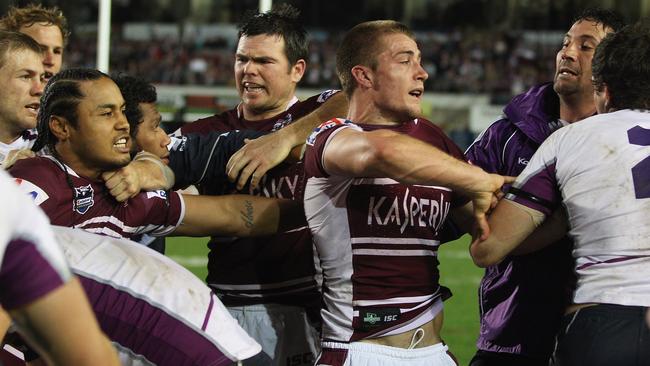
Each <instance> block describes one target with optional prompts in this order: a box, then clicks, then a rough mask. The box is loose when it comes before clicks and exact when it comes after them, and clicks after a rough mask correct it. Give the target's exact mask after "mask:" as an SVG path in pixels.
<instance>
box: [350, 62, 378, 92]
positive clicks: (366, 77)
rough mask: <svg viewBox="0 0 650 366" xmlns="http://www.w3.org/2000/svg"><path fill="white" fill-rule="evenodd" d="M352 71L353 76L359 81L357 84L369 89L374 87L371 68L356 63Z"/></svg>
mask: <svg viewBox="0 0 650 366" xmlns="http://www.w3.org/2000/svg"><path fill="white" fill-rule="evenodd" d="M351 72H352V77H353V78H354V80H355V81H356V82H357V85H359V86H360V87H363V88H367V89H370V88H372V84H373V74H372V70H370V68H368V67H365V66H362V65H356V66H355V67H353V68H352V70H351Z"/></svg>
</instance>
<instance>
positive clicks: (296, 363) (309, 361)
mask: <svg viewBox="0 0 650 366" xmlns="http://www.w3.org/2000/svg"><path fill="white" fill-rule="evenodd" d="M313 364H314V357H313V356H312V354H311V352H307V353H303V354H301V355H293V356H290V357H287V366H302V365H313Z"/></svg>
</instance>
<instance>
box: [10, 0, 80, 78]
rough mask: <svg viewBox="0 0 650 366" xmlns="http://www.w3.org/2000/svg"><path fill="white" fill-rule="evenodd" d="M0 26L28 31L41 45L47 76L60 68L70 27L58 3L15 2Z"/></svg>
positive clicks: (49, 76) (23, 31) (18, 30)
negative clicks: (54, 4) (16, 5)
mask: <svg viewBox="0 0 650 366" xmlns="http://www.w3.org/2000/svg"><path fill="white" fill-rule="evenodd" d="M0 30H5V31H11V32H20V33H23V34H26V35H28V36H30V37H32V38H33V39H34V40H35V41H36V42H37V43H38V44H39V45H40V46H41V50H42V52H43V67H44V69H45V74H44V78H45V80H48V79H49V78H51V77H52V76H53V75H54V74H56V73H58V72H59V71H60V70H61V65H62V63H63V49H64V48H65V44H66V42H67V40H68V37H69V36H70V31H69V30H68V21H67V19H66V18H65V16H64V15H63V12H61V10H60V9H59V8H58V7H56V6H53V7H51V8H47V7H44V6H42V5H41V4H30V5H27V6H25V7H15V6H12V7H10V8H9V11H7V14H6V15H5V16H4V17H3V18H2V19H0Z"/></svg>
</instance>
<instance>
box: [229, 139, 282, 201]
mask: <svg viewBox="0 0 650 366" xmlns="http://www.w3.org/2000/svg"><path fill="white" fill-rule="evenodd" d="M244 141H245V142H246V145H244V146H243V147H242V148H241V149H239V151H237V152H236V153H234V154H233V155H232V156H231V157H230V160H228V164H227V165H226V172H227V174H228V179H229V180H230V181H231V182H236V183H237V189H242V188H244V186H245V185H246V182H247V181H248V179H249V178H250V180H251V187H257V185H258V184H259V183H260V180H261V179H262V177H263V176H264V174H266V172H268V171H269V170H270V169H272V168H273V167H275V166H277V165H278V164H280V163H281V162H282V161H283V160H284V159H286V158H287V156H288V155H289V153H290V152H291V149H292V148H293V144H292V143H291V141H290V140H288V139H286V138H284V137H283V135H282V134H281V133H277V132H276V133H271V134H268V135H264V136H261V137H258V138H256V139H254V140H250V139H246V140H244Z"/></svg>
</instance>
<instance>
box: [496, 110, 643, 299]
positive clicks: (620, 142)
mask: <svg viewBox="0 0 650 366" xmlns="http://www.w3.org/2000/svg"><path fill="white" fill-rule="evenodd" d="M513 187H514V188H515V191H513V193H510V194H508V195H507V196H506V198H508V199H511V200H513V201H515V202H518V203H521V204H524V205H526V206H528V207H531V208H533V209H536V210H538V211H540V212H543V213H544V214H546V215H548V214H550V213H551V211H552V210H553V209H554V208H557V207H558V206H559V205H560V204H561V203H563V204H564V206H566V209H567V213H568V215H569V221H570V224H571V230H570V232H569V234H570V235H571V236H572V237H573V238H574V239H575V248H574V251H573V255H574V257H575V258H576V272H577V274H578V277H579V279H578V284H577V289H576V292H575V294H574V302H576V303H589V302H596V303H611V304H619V305H638V306H650V281H649V280H648V279H649V278H650V113H648V112H640V111H632V110H621V111H617V112H612V113H605V114H601V115H597V116H593V117H590V118H588V119H585V120H583V121H581V122H578V123H574V124H572V125H570V126H567V127H565V128H562V129H560V130H558V131H557V132H555V133H554V134H553V135H551V136H550V137H549V138H548V139H547V140H546V141H545V142H544V143H543V144H542V146H541V147H540V148H539V150H537V153H535V155H534V156H533V158H532V159H531V160H530V162H529V163H528V166H527V167H526V169H525V170H524V171H523V172H522V173H521V175H520V176H519V177H518V178H517V181H516V182H515V183H514V185H513Z"/></svg>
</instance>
